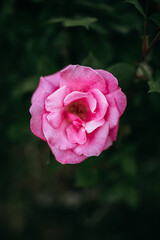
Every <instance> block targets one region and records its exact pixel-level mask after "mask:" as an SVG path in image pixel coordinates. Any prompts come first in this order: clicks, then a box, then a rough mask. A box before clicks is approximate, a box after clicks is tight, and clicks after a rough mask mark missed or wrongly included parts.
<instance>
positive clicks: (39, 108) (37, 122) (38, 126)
mask: <svg viewBox="0 0 160 240" xmlns="http://www.w3.org/2000/svg"><path fill="white" fill-rule="evenodd" d="M47 96H48V93H46V92H41V95H40V96H39V97H37V98H36V100H35V101H34V102H33V104H32V106H31V107H30V113H31V115H32V118H31V120H30V128H31V130H32V132H33V133H34V135H36V136H37V137H39V138H41V139H43V140H44V141H46V138H45V136H44V134H43V130H42V116H43V114H44V113H45V112H46V111H45V107H44V103H45V99H46V98H47Z"/></svg>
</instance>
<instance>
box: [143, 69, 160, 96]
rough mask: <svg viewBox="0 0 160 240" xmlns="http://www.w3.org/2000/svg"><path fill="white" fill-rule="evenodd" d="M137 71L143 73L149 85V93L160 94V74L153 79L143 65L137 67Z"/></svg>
mask: <svg viewBox="0 0 160 240" xmlns="http://www.w3.org/2000/svg"><path fill="white" fill-rule="evenodd" d="M139 69H140V70H141V71H142V72H143V74H144V76H145V77H146V79H147V80H148V85H149V91H148V93H151V92H157V93H160V74H159V75H158V76H157V77H156V79H153V77H152V75H151V73H150V72H149V71H148V70H147V69H146V67H144V65H139Z"/></svg>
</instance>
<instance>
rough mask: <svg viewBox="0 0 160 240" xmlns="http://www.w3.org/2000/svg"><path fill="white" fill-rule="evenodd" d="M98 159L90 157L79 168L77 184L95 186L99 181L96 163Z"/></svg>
mask: <svg viewBox="0 0 160 240" xmlns="http://www.w3.org/2000/svg"><path fill="white" fill-rule="evenodd" d="M95 161H96V159H95V158H94V157H90V158H89V159H87V161H86V162H84V163H83V164H82V165H81V166H80V167H79V168H78V170H77V174H76V186H78V187H87V188H88V187H95V186H97V183H98V181H99V171H98V169H97V167H96V164H95Z"/></svg>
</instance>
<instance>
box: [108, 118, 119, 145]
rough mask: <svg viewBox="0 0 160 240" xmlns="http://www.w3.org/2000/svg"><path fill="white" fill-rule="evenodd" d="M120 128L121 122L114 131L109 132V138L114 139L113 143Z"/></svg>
mask: <svg viewBox="0 0 160 240" xmlns="http://www.w3.org/2000/svg"><path fill="white" fill-rule="evenodd" d="M118 128H119V122H118V124H117V125H116V126H115V127H114V128H113V129H110V131H109V136H110V137H111V138H112V140H113V141H115V140H116V139H117V134H118Z"/></svg>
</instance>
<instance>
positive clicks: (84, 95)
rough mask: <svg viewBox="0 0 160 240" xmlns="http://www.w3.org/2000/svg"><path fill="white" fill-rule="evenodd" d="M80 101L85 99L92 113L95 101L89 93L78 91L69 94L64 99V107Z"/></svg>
mask: <svg viewBox="0 0 160 240" xmlns="http://www.w3.org/2000/svg"><path fill="white" fill-rule="evenodd" d="M80 99H85V100H86V101H87V102H88V105H89V108H90V110H91V112H94V110H95V108H96V104H97V101H96V99H95V98H94V97H93V95H92V94H91V93H90V92H88V93H84V92H78V91H74V92H71V93H69V94H68V95H67V96H66V97H65V99H64V105H65V106H66V105H68V104H70V103H71V102H75V101H78V100H80Z"/></svg>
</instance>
